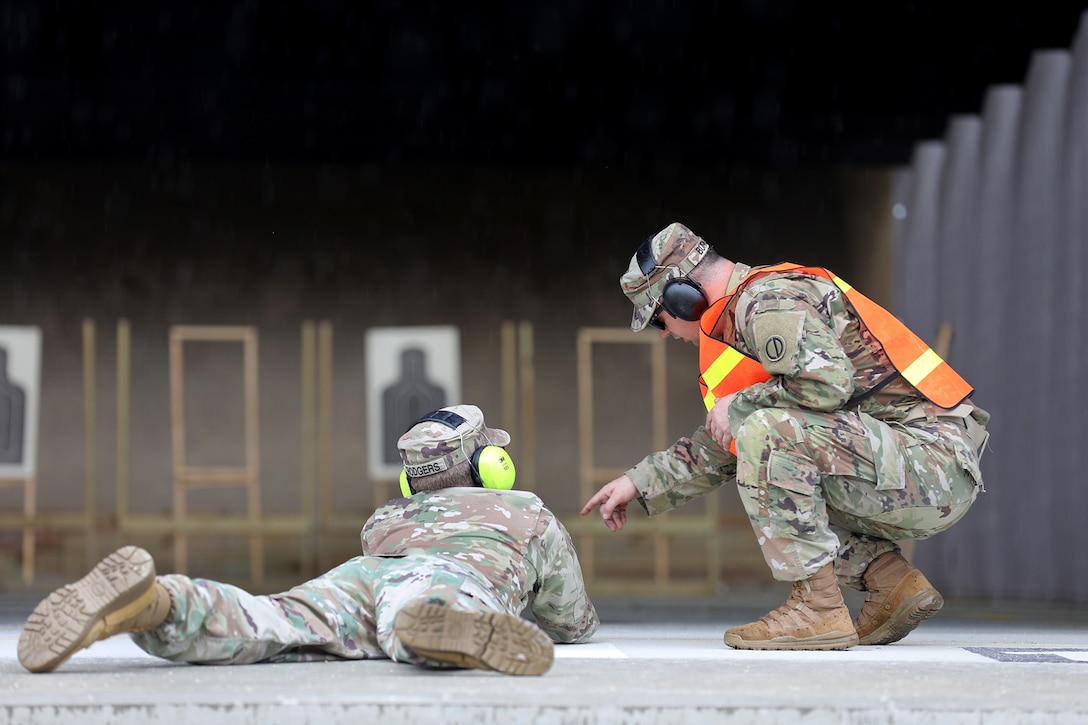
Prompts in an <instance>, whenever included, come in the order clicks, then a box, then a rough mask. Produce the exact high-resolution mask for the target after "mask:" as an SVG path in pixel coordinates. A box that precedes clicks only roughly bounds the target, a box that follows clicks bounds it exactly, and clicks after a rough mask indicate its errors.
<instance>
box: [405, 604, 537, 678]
mask: <svg viewBox="0 0 1088 725" xmlns="http://www.w3.org/2000/svg"><path fill="white" fill-rule="evenodd" d="M393 631H394V632H395V633H396V635H397V637H398V638H399V639H400V641H401V643H403V644H404V646H405V647H407V648H408V649H410V650H411V651H412V652H414V653H415V654H417V655H420V656H421V657H426V658H427V659H430V660H435V661H437V662H444V663H446V664H450V665H454V666H455V667H469V668H473V669H478V670H495V671H497V672H503V673H505V674H508V675H542V674H544V673H545V672H547V671H548V670H549V669H550V668H551V666H552V660H553V659H554V657H555V645H554V644H553V643H552V640H551V638H549V637H548V635H547V634H545V633H544V630H542V629H540V627H538V626H536V625H535V624H533V623H532V622H530V621H528V620H526V619H522V618H521V617H515V616H514V615H513V614H507V613H506V612H465V611H460V610H456V609H450V608H449V607H447V606H445V605H442V604H427V603H423V602H416V603H412V604H409V605H407V606H405V607H404V608H403V609H401V610H400V611H399V612H398V613H397V618H396V619H395V620H394V622H393Z"/></svg>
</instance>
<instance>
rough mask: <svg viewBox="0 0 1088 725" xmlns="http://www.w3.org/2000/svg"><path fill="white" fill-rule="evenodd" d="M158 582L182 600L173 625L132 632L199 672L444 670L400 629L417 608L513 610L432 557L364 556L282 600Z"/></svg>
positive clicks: (471, 575) (221, 587) (213, 586)
mask: <svg viewBox="0 0 1088 725" xmlns="http://www.w3.org/2000/svg"><path fill="white" fill-rule="evenodd" d="M158 581H159V582H160V583H161V584H162V585H163V586H165V587H166V588H167V589H168V590H169V592H170V595H171V597H172V598H173V606H172V607H171V609H170V614H169V615H167V619H166V621H164V622H163V624H162V625H161V626H159V627H158V628H157V629H154V630H152V631H150V632H143V633H139V634H133V635H132V639H133V641H134V642H135V643H136V644H137V645H138V646H139V647H140V648H141V649H143V650H144V651H146V652H148V653H150V654H153V655H156V656H158V657H162V658H164V659H168V660H172V661H174V662H192V663H199V664H221V665H226V664H251V663H256V662H304V661H312V660H324V659H335V658H343V659H372V658H386V657H388V658H391V659H393V660H396V661H398V662H411V663H413V664H419V665H425V666H435V667H442V666H444V665H442V664H441V663H437V662H433V661H430V660H427V659H424V658H421V657H418V656H417V655H415V654H413V653H411V652H409V651H407V650H406V649H405V648H404V647H403V646H402V645H401V643H400V640H399V639H398V638H397V635H396V633H395V632H394V631H393V620H394V619H395V618H396V615H397V612H398V611H400V609H401V608H402V607H403V606H404V605H405V604H407V603H409V602H414V601H421V600H422V601H427V602H433V603H441V604H445V605H446V606H449V607H451V608H455V609H460V610H466V611H507V607H505V606H504V605H503V604H502V602H501V601H500V600H499V598H498V597H497V595H496V593H495V592H494V590H493V587H492V586H491V585H490V584H489V583H488V582H487V581H486V580H484V579H483V577H482V576H481V575H480V574H479V573H478V572H476V571H475V570H473V569H470V568H466V567H462V566H460V565H459V564H458V563H457V562H455V561H452V560H449V559H439V558H436V557H428V556H418V555H413V556H405V557H396V558H392V557H391V558H385V557H376V556H367V557H363V556H359V557H356V558H354V559H351V560H349V561H347V562H345V563H343V564H341V565H340V566H338V567H336V568H335V569H333V570H331V571H329V572H328V573H326V574H324V575H322V576H320V577H318V578H316V579H313V580H311V581H308V582H306V583H305V584H301V585H299V586H297V587H294V588H293V589H291V590H290V591H287V592H284V593H282V594H272V595H260V596H258V595H254V594H250V593H249V592H246V591H245V590H243V589H240V588H238V587H235V586H232V585H230V584H223V583H220V582H215V581H210V580H206V579H190V578H189V577H187V576H182V575H178V574H171V575H164V576H160V577H159V578H158Z"/></svg>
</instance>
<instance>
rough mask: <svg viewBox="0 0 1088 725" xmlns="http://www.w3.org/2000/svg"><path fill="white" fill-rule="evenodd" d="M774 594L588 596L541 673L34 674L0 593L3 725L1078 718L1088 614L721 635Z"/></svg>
mask: <svg viewBox="0 0 1088 725" xmlns="http://www.w3.org/2000/svg"><path fill="white" fill-rule="evenodd" d="M782 598H783V596H782V592H781V591H770V592H759V593H751V594H748V595H740V594H738V593H732V594H729V595H726V596H723V597H721V598H718V599H708V600H677V601H652V600H645V599H627V600H620V599H615V600H600V601H598V602H597V607H598V611H599V612H600V614H601V617H602V622H603V623H602V626H601V628H600V630H599V632H598V634H597V635H596V637H595V638H594V639H593V641H591V642H589V643H586V644H582V645H568V646H560V647H557V649H556V660H555V664H554V666H553V667H552V669H551V670H550V671H549V672H548V673H547V674H545V675H544V676H542V677H507V676H504V675H499V674H495V673H490V672H481V671H454V672H448V671H447V672H433V671H425V670H421V669H417V668H414V667H411V666H409V665H398V664H394V663H392V662H389V661H366V662H339V661H338V662H323V663H308V664H282V665H253V666H243V667H203V666H193V665H174V664H171V663H168V662H164V661H161V660H157V659H155V658H153V657H151V656H149V655H147V654H144V653H143V652H142V651H141V650H139V649H138V648H136V646H135V645H133V644H132V643H131V642H130V641H129V639H128V638H127V637H124V636H120V637H114V638H112V639H109V640H106V641H104V642H100V643H98V644H96V645H94V646H93V647H91V648H90V649H88V650H84V651H82V652H80V653H78V654H76V655H75V656H74V657H73V658H72V659H71V660H70V661H69V662H67V663H66V664H65V665H63V666H62V667H61V668H60V669H59V670H57V671H56V672H54V673H50V674H38V675H35V674H30V673H28V672H26V671H25V670H23V668H22V667H21V666H20V665H19V663H18V660H17V659H16V655H15V649H16V641H17V639H18V636H19V631H20V629H21V627H22V624H23V621H24V620H25V618H26V616H27V614H29V612H30V610H31V609H32V608H33V606H34V605H35V604H36V603H37V599H38V597H34V598H29V597H27V596H25V595H0V723H20V724H21V723H35V725H37V724H42V725H47V724H52V723H65V724H66V725H67V724H69V723H81V724H84V723H85V724H89V725H97V724H99V723H118V724H121V723H124V724H128V723H140V724H141V725H143V724H146V723H160V722H161V723H166V722H170V723H179V722H193V723H200V724H201V725H216V724H218V723H230V724H232V725H233V724H235V723H260V724H261V725H269V724H271V723H314V724H315V725H316V724H320V725H331V724H333V723H341V722H343V723H348V722H350V723H353V724H358V723H368V722H382V723H428V725H429V724H431V723H444V724H450V725H453V724H461V723H464V724H465V725H486V724H489V723H502V724H503V725H510V724H511V723H518V724H521V723H578V724H579V725H595V724H598V723H610V724H611V723H616V724H619V723H630V724H634V723H655V724H656V723H661V724H665V723H668V724H670V725H673V724H680V725H686V724H702V723H708V724H709V723H714V724H715V725H717V724H720V723H752V722H759V723H766V724H775V723H789V725H798V724H799V723H866V724H870V723H941V724H942V725H943V724H944V723H978V724H981V723H985V724H986V725H991V724H992V723H1035V724H1038V723H1079V722H1088V613H1085V612H1083V611H1078V610H1075V609H1059V608H1042V607H1019V608H1014V607H1008V606H979V605H969V604H965V603H956V602H949V603H948V604H946V606H945V609H944V610H943V611H942V612H941V613H940V614H939V615H938V616H936V617H935V618H933V619H931V620H930V621H928V622H926V623H924V624H923V625H922V626H921V627H920V628H919V629H917V630H915V631H914V632H913V633H912V634H910V635H909V636H908V637H906V638H905V639H904V640H902V641H901V642H899V643H896V644H893V645H888V646H883V647H855V648H853V649H851V650H848V651H842V652H748V651H739V650H734V649H730V648H729V647H726V646H725V645H724V644H723V643H722V633H723V632H724V630H725V629H726V628H728V627H730V626H733V625H736V624H742V623H744V622H747V621H750V620H752V619H755V618H758V617H759V616H760V615H761V614H763V613H764V612H765V611H766V610H767V609H770V608H773V607H774V606H777V605H778V604H780V603H781V600H782Z"/></svg>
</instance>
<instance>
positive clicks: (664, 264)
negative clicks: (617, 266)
mask: <svg viewBox="0 0 1088 725" xmlns="http://www.w3.org/2000/svg"><path fill="white" fill-rule="evenodd" d="M647 242H648V243H649V245H650V249H649V252H650V254H649V259H653V260H655V263H654V268H653V269H652V270H650V273H649V274H648V275H647V274H646V273H644V272H643V271H642V267H641V266H640V265H639V259H638V258H639V255H638V253H637V252H636V253H635V255H634V256H633V257H631V264H630V265H629V266H628V267H627V271H626V272H624V273H623V276H622V277H620V289H622V290H623V293H624V294H625V295H627V298H628V299H629V300H631V304H633V305H634V306H635V311H634V312H633V313H632V315H631V329H632V330H634V331H635V332H638V331H640V330H642V329H643V328H645V327H646V325H647V324H648V323H649V322H650V318H652V317H653V315H654V312H655V311H656V310H657V307H658V305H660V304H661V293H662V291H663V290H664V289H665V284H666V283H667V282H668V281H669V280H670V279H675V278H677V277H684V276H686V275H687V274H689V273H690V272H691V270H693V269H695V265H697V264H699V262H701V261H702V259H703V257H705V256H706V253H707V251H708V250H709V249H710V245H709V244H707V243H706V242H704V241H703V239H702V238H701V237H699V236H698V235H697V234H695V232H693V231H691V230H690V229H688V228H687V227H685V226H684V225H683V224H680V223H679V222H674V223H672V224H670V225H669V226H667V227H665V228H664V229H662V230H661V231H660V232H658V233H657V234H655V235H654V236H653V237H652V238H651V239H649V240H647ZM644 244H645V242H644Z"/></svg>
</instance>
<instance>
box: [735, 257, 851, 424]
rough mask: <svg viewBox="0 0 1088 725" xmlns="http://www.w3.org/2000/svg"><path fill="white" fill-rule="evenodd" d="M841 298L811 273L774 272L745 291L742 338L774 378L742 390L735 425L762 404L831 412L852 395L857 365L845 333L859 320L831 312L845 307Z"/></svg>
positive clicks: (740, 303)
mask: <svg viewBox="0 0 1088 725" xmlns="http://www.w3.org/2000/svg"><path fill="white" fill-rule="evenodd" d="M840 298H841V293H840V292H839V290H838V288H836V287H835V286H834V285H832V284H830V283H828V282H823V281H822V280H813V279H811V278H808V277H805V278H797V277H793V278H786V277H775V278H771V279H769V280H768V281H765V282H764V281H761V282H758V283H756V284H753V285H752V287H750V288H749V289H747V290H745V291H744V292H743V293H742V295H741V297H740V299H739V300H738V303H737V332H738V335H739V336H740V338H741V340H740V341H741V342H742V343H743V345H744V346H745V348H746V350H745V351H746V352H749V354H752V355H754V356H755V357H756V358H757V359H758V360H759V361H760V363H762V364H763V367H764V368H765V369H766V370H767V372H769V373H771V375H773V376H774V377H772V378H771V379H770V380H768V381H767V382H765V383H757V384H755V385H751V386H749V387H747V388H745V389H743V390H741V391H740V392H739V393H738V394H737V396H736V398H735V399H734V400H733V404H732V405H731V406H730V408H729V422H730V425H731V426H734V427H735V426H738V425H740V423H741V422H743V420H744V419H745V418H747V417H748V416H749V415H750V414H751V413H753V412H754V411H756V410H758V409H760V408H807V409H809V410H815V411H822V412H830V411H833V410H838V409H840V408H841V407H842V406H843V405H844V404H845V403H846V402H847V401H849V400H850V398H851V396H852V395H853V390H854V373H855V370H854V365H853V363H852V362H851V360H850V357H849V356H848V355H847V353H846V351H845V350H844V348H843V346H842V343H841V341H840V338H841V335H842V332H843V330H845V329H846V328H847V327H848V326H850V325H855V326H856V324H857V322H856V320H853V319H852V318H850V317H849V316H847V315H846V314H843V313H840V314H837V315H836V314H832V313H831V312H829V310H831V309H836V310H840V311H841V310H843V309H844V308H843V305H842V304H841V299H840Z"/></svg>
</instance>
